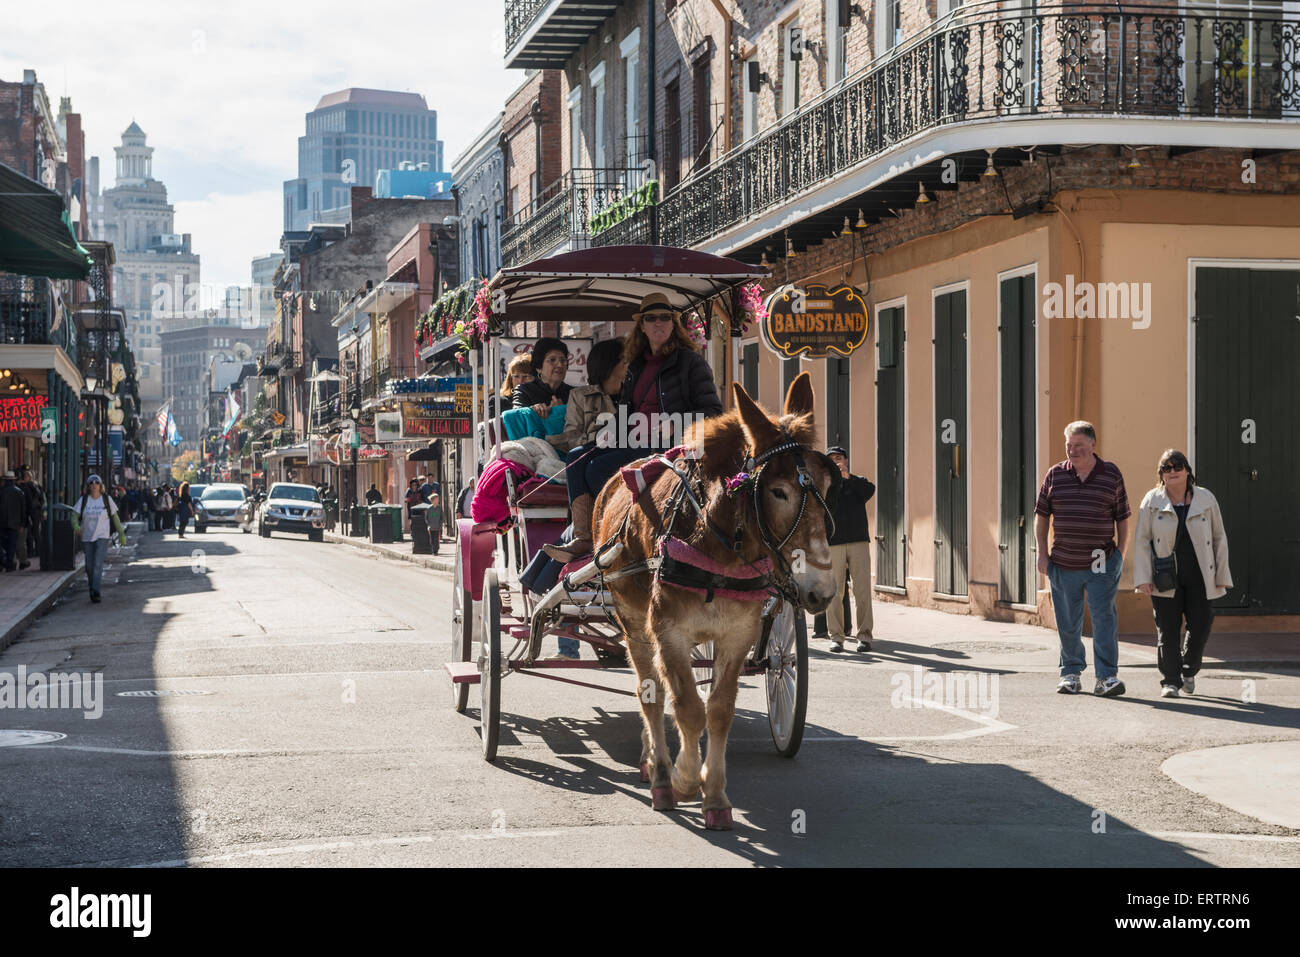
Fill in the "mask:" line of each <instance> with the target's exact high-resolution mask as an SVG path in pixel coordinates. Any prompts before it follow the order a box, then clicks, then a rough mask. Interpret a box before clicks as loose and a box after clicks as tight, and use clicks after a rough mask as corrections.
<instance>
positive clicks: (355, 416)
mask: <svg viewBox="0 0 1300 957" xmlns="http://www.w3.org/2000/svg"><path fill="white" fill-rule="evenodd" d="M348 411H349V412H351V413H352V429H353V433H354V435H355V436H356V438H354V439H353V440H352V441H351V442H350V443H348V444H349V445H351V446H352V449H351V452H352V504H353V505H356V504H358V498H359V496H358V495H357V492H358V489H357V446H358V445H359V444H360V440H361V406H360V405H358V404H354V405H353V406H352V408H351V409H349V410H348Z"/></svg>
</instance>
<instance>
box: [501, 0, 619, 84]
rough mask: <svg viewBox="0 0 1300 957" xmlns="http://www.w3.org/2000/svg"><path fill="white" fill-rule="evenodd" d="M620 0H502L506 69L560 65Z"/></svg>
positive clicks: (554, 66) (542, 67) (557, 67)
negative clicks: (504, 10) (504, 18)
mask: <svg viewBox="0 0 1300 957" xmlns="http://www.w3.org/2000/svg"><path fill="white" fill-rule="evenodd" d="M621 4H622V0H506V21H505V32H506V69H515V70H524V69H528V70H551V69H560V68H562V67H563V66H564V65H565V63H567V62H568V60H569V58H570V57H571V56H573V54H574V53H575V52H577V50H578V48H579V47H581V46H582V44H583V43H584V42H586V40H587V38H588V37H589V36H591V35H592V34H593V33H594V32H595V31H596V30H597V29H598V28H599V27H600V25H601V24H602V23H604V22H605V20H606V19H608V18H609V16H610V15H611V14H612V13H613V12H614V11H615V10H617V9H618V8H619V6H620V5H621Z"/></svg>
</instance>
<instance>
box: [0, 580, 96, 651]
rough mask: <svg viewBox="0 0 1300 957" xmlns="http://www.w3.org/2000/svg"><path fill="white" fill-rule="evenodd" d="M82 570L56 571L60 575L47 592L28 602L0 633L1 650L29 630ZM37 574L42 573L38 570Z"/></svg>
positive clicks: (61, 595)
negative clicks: (2, 632)
mask: <svg viewBox="0 0 1300 957" xmlns="http://www.w3.org/2000/svg"><path fill="white" fill-rule="evenodd" d="M80 571H81V569H79V568H74V569H73V570H72V571H65V572H56V573H55V574H56V575H57V576H58V577H56V578H55V580H54V583H53V584H52V585H51V587H50V588H49V589H48V590H47V591H46V592H45V594H44V595H42V596H41V597H39V598H36V599H34V600H33V601H30V602H28V603H27V605H26V606H25V607H24V608H23V609H22V611H20V612H19V613H18V618H17V619H16V620H15V621H14V622H13V623H12V624H10V625H9V627H8V628H7V629H6V630H5V632H4V634H0V651H4V650H5V649H6V648H8V647H9V646H10V645H12V644H13V643H14V642H16V641H17V640H18V639H19V638H20V637H21V636H22V633H23V632H24V631H26V630H27V626H28V625H30V624H31V623H32V622H33V621H35V620H36V619H37V618H39V617H41V615H43V614H45V613H46V612H47V611H49V610H50V608H51V607H52V606H53V605H54V603H55V602H56V601H58V600H59V599H60V598H61V597H63V593H64V592H65V591H67V590H68V588H69V587H70V586H71V585H72V582H73V580H74V579H75V578H76V577H77V574H78V573H79V572H80ZM37 574H38V575H39V574H42V573H41V572H37Z"/></svg>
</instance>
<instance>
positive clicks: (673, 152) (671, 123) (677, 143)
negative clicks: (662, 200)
mask: <svg viewBox="0 0 1300 957" xmlns="http://www.w3.org/2000/svg"><path fill="white" fill-rule="evenodd" d="M681 178H682V88H681V83H680V81H678V80H673V81H672V82H671V83H669V84H668V85H667V86H665V87H664V169H663V179H664V190H665V191H667V190H670V189H672V188H673V187H674V186H676V185H677V184H678V183H679V182H680V181H681Z"/></svg>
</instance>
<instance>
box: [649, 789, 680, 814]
mask: <svg viewBox="0 0 1300 957" xmlns="http://www.w3.org/2000/svg"><path fill="white" fill-rule="evenodd" d="M650 806H651V807H653V808H654V809H655V810H656V811H672V810H675V809H676V808H677V798H676V797H674V796H673V789H672V788H670V787H667V788H651V789H650Z"/></svg>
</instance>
